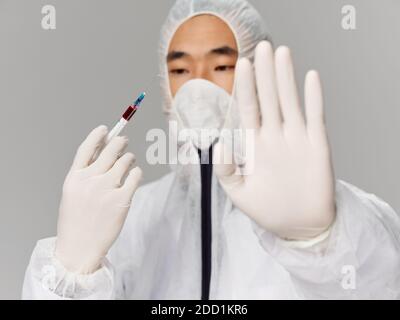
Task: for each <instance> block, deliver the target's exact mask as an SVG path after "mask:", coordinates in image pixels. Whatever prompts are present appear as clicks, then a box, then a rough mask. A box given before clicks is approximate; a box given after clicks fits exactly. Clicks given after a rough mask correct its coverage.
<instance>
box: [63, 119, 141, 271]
mask: <svg viewBox="0 0 400 320" xmlns="http://www.w3.org/2000/svg"><path fill="white" fill-rule="evenodd" d="M106 136H107V127H105V126H100V127H98V128H96V129H94V130H93V131H92V132H91V133H90V134H89V135H88V137H87V138H86V140H85V141H84V142H83V143H82V144H81V146H80V147H79V149H78V151H77V153H76V156H75V159H74V161H73V165H72V167H71V170H70V171H69V173H68V175H67V177H66V179H65V182H64V186H63V193H62V200H61V204H60V212H59V219H58V227H57V244H56V250H55V255H56V257H57V258H58V260H60V262H61V263H62V264H63V265H64V267H65V268H66V269H68V270H69V271H72V272H77V273H91V272H94V271H95V270H97V269H98V268H99V267H100V265H101V260H102V258H103V257H104V256H105V255H106V254H107V252H108V250H109V248H110V247H111V245H112V244H113V242H114V241H115V239H116V238H117V236H118V235H119V233H120V231H121V229H122V226H123V224H124V221H125V218H126V216H127V213H128V210H129V207H130V202H131V199H132V196H133V194H134V192H135V190H136V188H137V186H138V183H139V180H140V178H141V174H142V173H141V170H140V169H139V168H138V167H136V168H133V169H131V170H130V168H131V166H132V164H133V163H134V160H135V157H134V155H133V154H132V153H125V154H123V155H122V153H123V152H124V149H125V148H126V146H127V144H128V139H127V138H126V137H115V138H114V139H112V140H111V142H110V143H109V144H108V145H107V146H105V148H104V149H103V150H102V151H101V153H100V154H99V157H98V158H97V160H95V161H94V162H92V161H91V160H92V157H93V155H94V154H95V152H96V150H98V149H100V150H101V149H102V148H103V147H104V141H105V137H106ZM121 155H122V156H121ZM129 170H130V171H129ZM128 173H129V174H128ZM127 174H128V176H127V177H126V175H127ZM125 177H126V179H125V182H124V183H123V180H124V178H125ZM122 183H123V184H122Z"/></svg>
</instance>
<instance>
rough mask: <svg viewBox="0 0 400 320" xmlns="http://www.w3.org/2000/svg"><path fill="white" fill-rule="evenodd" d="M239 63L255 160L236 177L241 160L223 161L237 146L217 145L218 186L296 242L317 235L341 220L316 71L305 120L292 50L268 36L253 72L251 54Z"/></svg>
mask: <svg viewBox="0 0 400 320" xmlns="http://www.w3.org/2000/svg"><path fill="white" fill-rule="evenodd" d="M236 68H237V71H236V81H237V87H236V89H237V91H236V94H237V103H238V107H239V113H240V118H241V123H242V127H243V129H251V130H254V136H255V139H254V154H253V158H252V159H251V160H250V161H253V163H252V169H251V171H249V170H248V175H240V174H237V166H236V165H235V164H223V162H222V161H223V159H229V156H227V153H229V152H231V150H229V147H228V146H227V144H223V143H218V144H217V145H216V147H215V158H214V163H216V165H215V171H216V174H217V176H218V177H219V180H220V183H221V185H222V187H223V188H224V189H225V191H226V193H227V194H228V196H229V197H230V198H231V200H232V202H233V204H234V205H235V206H237V207H238V208H239V209H241V210H242V211H243V212H244V213H246V214H247V215H248V216H250V217H251V218H252V219H253V220H254V221H255V222H257V224H258V225H259V226H261V227H262V228H264V229H266V230H268V231H271V232H273V233H275V234H277V235H278V236H280V237H281V238H285V239H290V240H307V239H309V238H313V237H315V236H317V235H319V234H321V233H322V232H324V231H325V230H326V229H328V228H329V226H330V224H331V223H332V222H333V220H334V218H335V199H334V174H333V168H332V163H331V156H330V148H329V143H328V138H327V132H326V128H325V123H324V114H323V99H322V89H321V83H320V79H319V75H318V73H317V72H316V71H310V72H309V73H308V74H307V76H306V79H305V114H306V118H307V122H305V119H304V117H303V114H302V110H301V106H300V103H299V98H298V93H297V88H296V82H295V75H294V70H293V64H292V59H291V55H290V51H289V49H288V48H286V47H280V48H278V49H277V50H276V53H275V57H274V52H273V49H272V47H271V44H270V43H268V42H266V41H263V42H261V43H260V44H259V45H258V46H257V48H256V54H255V66H254V70H255V74H254V72H253V66H252V65H251V63H250V62H249V60H247V59H241V60H240V61H238V63H237V67H236ZM256 89H257V92H258V96H257V93H256ZM246 161H247V162H246V163H247V164H246V165H245V168H244V170H245V171H246V166H248V163H249V162H248V160H246ZM218 163H219V164H218ZM235 172H236V174H235ZM249 173H250V174H249Z"/></svg>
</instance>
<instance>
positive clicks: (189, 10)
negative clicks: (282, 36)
mask: <svg viewBox="0 0 400 320" xmlns="http://www.w3.org/2000/svg"><path fill="white" fill-rule="evenodd" d="M201 14H211V15H214V16H216V17H218V18H220V19H221V20H223V21H224V22H225V23H226V24H227V25H228V26H229V27H230V28H231V30H232V32H233V34H234V36H235V38H236V42H237V46H238V49H239V57H240V58H242V57H246V58H249V59H252V58H253V53H254V49H255V47H256V45H257V43H259V42H260V41H262V40H270V38H269V34H268V32H267V28H266V27H265V25H264V22H263V20H262V18H261V16H260V14H259V13H258V12H257V11H256V9H254V7H253V6H252V5H250V4H249V3H248V2H247V1H246V0H177V1H176V2H175V4H174V6H173V7H172V8H171V10H170V12H169V14H168V16H167V19H166V21H165V23H164V25H163V27H162V29H161V39H160V73H161V88H162V93H163V95H164V105H163V107H164V111H165V112H166V113H168V111H169V110H170V106H171V101H172V97H171V92H170V88H169V81H168V69H167V63H166V57H167V54H168V49H169V45H170V42H171V39H172V38H173V36H174V34H175V32H176V30H177V29H178V28H179V27H180V26H181V25H182V24H183V23H184V22H185V21H187V20H188V19H190V18H192V17H194V16H197V15H201Z"/></svg>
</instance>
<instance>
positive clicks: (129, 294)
mask: <svg viewBox="0 0 400 320" xmlns="http://www.w3.org/2000/svg"><path fill="white" fill-rule="evenodd" d="M201 13H210V14H213V15H216V16H218V17H220V18H221V19H223V20H224V21H226V22H227V23H228V25H229V26H230V27H231V28H232V31H233V32H234V34H235V36H236V39H237V41H238V46H239V53H240V56H241V57H249V58H252V54H253V50H254V48H255V46H256V45H257V43H258V42H260V41H261V40H265V39H268V34H267V33H266V31H265V28H264V26H263V23H262V20H261V17H260V16H259V15H258V13H257V12H256V11H255V10H254V9H253V8H252V7H251V6H250V5H249V4H248V3H247V2H245V1H244V0H212V1H211V0H178V1H177V3H176V4H175V6H174V7H173V8H172V9H171V11H170V13H169V16H168V18H167V21H166V24H165V26H164V27H163V29H162V30H163V33H162V37H161V51H160V59H161V72H162V75H163V81H162V85H163V92H164V94H165V97H164V98H165V99H164V108H165V111H167V112H169V111H170V110H171V101H172V99H171V95H170V90H169V84H168V74H167V69H166V61H165V57H166V54H167V50H168V47H169V42H170V40H171V38H172V36H173V34H174V32H175V31H176V29H177V28H178V27H179V26H180V25H181V24H182V23H183V22H184V21H186V20H187V19H189V18H190V17H193V16H195V15H198V14H201ZM235 114H237V113H236V112H234V111H233V110H230V111H229V112H228V114H227V121H226V123H229V126H235V125H234V123H235V121H237V120H235ZM201 181H202V180H201V177H200V169H199V165H194V164H192V165H186V166H176V168H174V170H173V171H172V172H171V173H170V174H168V175H166V176H165V177H163V178H161V179H160V180H158V181H156V182H153V183H151V184H148V185H145V186H143V187H141V188H139V189H138V190H137V192H136V193H135V195H134V198H133V202H132V207H131V209H130V212H129V214H128V218H127V220H126V222H125V224H124V227H123V230H122V232H121V234H120V236H119V238H118V239H117V241H116V242H115V243H114V245H113V247H112V249H111V250H110V252H109V254H108V256H107V259H105V260H104V262H103V265H102V268H101V269H99V270H98V271H96V272H95V273H93V274H90V275H77V274H73V273H71V272H67V271H66V270H65V269H64V267H63V266H62V265H61V263H60V262H58V261H57V260H56V259H55V257H54V246H55V238H49V239H44V240H40V241H39V242H38V244H37V246H36V248H35V250H34V252H33V254H32V258H31V261H30V264H29V266H28V269H27V271H26V275H25V283H24V288H23V298H26V299H61V298H72V299H114V298H127V299H200V298H201V297H202V296H203V294H202V291H203V290H204V274H203V272H204V256H203V254H204V252H203V251H202V226H203V224H202V208H201V206H202V204H201V189H202V188H201V187H202V186H201ZM211 199H212V201H211V225H212V229H211V230H212V231H211V239H212V241H211V244H210V248H209V249H210V252H208V254H209V255H210V257H211V261H210V264H209V267H210V270H209V272H210V281H209V283H208V284H209V297H210V298H211V299H342V298H343V299H357V298H378V299H384V298H387V299H395V298H400V236H399V231H400V219H399V217H398V216H397V215H396V213H395V212H394V211H393V209H391V207H390V206H389V205H388V204H386V203H385V202H383V201H382V200H380V199H378V198H377V197H375V196H374V195H372V194H368V193H365V192H363V191H361V190H359V189H357V188H356V187H354V186H351V185H350V184H348V183H345V182H343V181H337V184H336V204H337V217H336V220H335V222H334V224H333V225H332V226H331V228H330V230H329V232H328V233H325V234H322V235H321V236H320V237H318V238H316V239H312V240H308V241H285V240H282V239H280V238H278V237H277V236H275V235H274V234H272V233H269V232H267V231H265V230H263V229H261V228H260V227H258V226H257V225H256V224H255V223H254V222H253V221H252V220H251V219H250V218H249V217H248V216H247V215H246V214H244V213H243V212H241V211H239V210H238V209H237V208H235V207H234V206H233V205H232V203H231V201H230V200H229V199H228V198H227V197H226V195H225V193H224V191H223V190H222V188H221V187H220V185H219V183H218V181H217V179H216V178H215V177H213V178H212V188H211ZM203 245H204V244H203ZM203 249H204V248H203Z"/></svg>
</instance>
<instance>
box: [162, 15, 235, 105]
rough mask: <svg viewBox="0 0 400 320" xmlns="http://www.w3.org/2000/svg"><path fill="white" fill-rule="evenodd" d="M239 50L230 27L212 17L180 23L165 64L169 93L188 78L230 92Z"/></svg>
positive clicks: (200, 17)
mask: <svg viewBox="0 0 400 320" xmlns="http://www.w3.org/2000/svg"><path fill="white" fill-rule="evenodd" d="M237 58H238V48H237V44H236V40H235V36H234V34H233V33H232V31H231V29H230V28H229V26H228V25H227V24H226V23H225V22H224V21H222V20H221V19H219V18H218V17H215V16H212V15H199V16H196V17H193V18H191V19H189V20H188V21H186V22H185V23H183V24H182V25H181V26H180V27H179V28H178V30H177V31H176V33H175V35H174V36H173V38H172V40H171V44H170V46H169V49H168V56H167V64H168V74H169V83H170V89H171V94H172V96H173V97H174V96H175V94H176V92H177V91H178V90H179V88H180V87H181V86H182V85H183V84H184V83H185V82H187V81H189V80H191V79H205V80H208V81H211V82H213V83H215V84H216V85H218V86H220V87H221V88H223V89H225V90H226V91H227V92H229V93H232V88H233V81H234V74H235V72H234V71H235V65H236V61H237Z"/></svg>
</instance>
